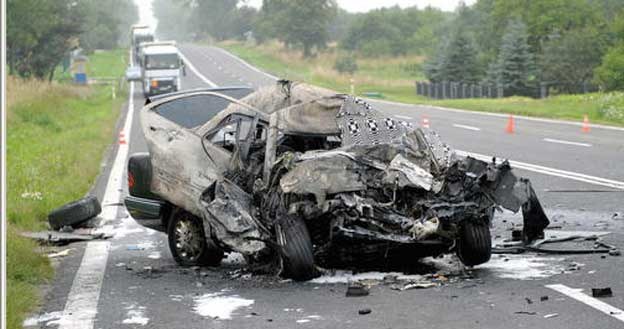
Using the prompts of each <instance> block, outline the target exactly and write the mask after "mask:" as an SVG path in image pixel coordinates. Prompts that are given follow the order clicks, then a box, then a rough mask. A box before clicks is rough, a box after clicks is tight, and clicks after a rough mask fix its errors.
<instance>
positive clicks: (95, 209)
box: [48, 195, 102, 230]
mask: <svg viewBox="0 0 624 329" xmlns="http://www.w3.org/2000/svg"><path fill="white" fill-rule="evenodd" d="M101 211H102V206H101V205H100V201H98V199H97V198H96V197H95V196H93V195H89V196H86V197H84V198H82V199H80V200H76V201H73V202H70V203H68V204H65V205H63V206H61V207H58V208H56V209H54V210H52V211H51V212H50V213H49V214H48V223H50V227H52V229H53V230H59V229H60V228H62V227H63V226H77V225H79V224H81V223H83V222H85V221H87V220H89V219H91V218H93V217H95V216H97V215H98V214H99V213H100V212H101Z"/></svg>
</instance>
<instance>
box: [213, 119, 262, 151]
mask: <svg viewBox="0 0 624 329" xmlns="http://www.w3.org/2000/svg"><path fill="white" fill-rule="evenodd" d="M253 122H254V118H252V117H247V116H229V117H227V118H226V119H225V120H223V122H222V123H221V124H220V125H219V128H218V129H217V130H216V131H215V132H213V133H210V134H208V136H207V137H206V138H207V139H208V140H209V141H210V142H211V143H213V144H215V145H217V146H220V147H222V148H224V149H226V150H228V151H230V152H232V151H234V147H235V144H236V142H242V141H248V140H247V139H248V138H251V139H252V140H253V142H261V141H265V140H266V135H267V130H266V126H265V124H263V123H261V122H258V123H257V124H256V127H255V129H254V131H252V132H251V134H250V129H251V128H252V124H253ZM249 142H252V141H249Z"/></svg>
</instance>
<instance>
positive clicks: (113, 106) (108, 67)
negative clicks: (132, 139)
mask: <svg viewBox="0 0 624 329" xmlns="http://www.w3.org/2000/svg"><path fill="white" fill-rule="evenodd" d="M120 52H122V51H115V52H112V53H113V54H119V53H120ZM113 58H116V59H117V60H118V61H121V58H120V57H119V56H117V55H115V56H113V55H111V54H109V53H98V54H93V55H92V56H91V59H92V60H91V61H90V65H91V70H93V72H98V74H102V75H106V76H110V77H113V76H117V77H120V76H122V74H123V68H124V67H125V65H124V63H123V62H122V63H121V64H120V65H118V64H114V65H113ZM111 88H112V87H111V86H108V85H94V86H89V87H80V86H73V85H69V84H59V83H52V84H49V83H47V82H42V81H34V80H21V79H17V78H13V77H9V78H8V79H7V96H8V97H7V118H6V119H7V139H6V147H7V159H6V160H7V169H6V170H7V182H6V187H7V219H8V230H7V281H8V283H7V324H8V328H21V326H22V322H23V320H24V317H25V316H26V315H27V314H28V312H31V311H33V310H34V309H35V308H36V307H37V303H38V299H39V297H40V296H39V295H38V287H37V286H38V285H39V284H42V283H44V282H46V281H47V280H49V279H50V278H51V277H52V275H53V270H52V268H51V266H50V264H49V262H48V259H47V257H45V255H42V254H41V251H42V250H41V247H39V246H37V244H36V243H35V242H33V241H30V240H27V239H24V238H22V237H20V236H19V232H20V231H24V230H42V229H45V228H46V226H47V214H48V212H49V211H50V210H52V209H54V208H55V207H58V206H60V205H63V204H64V203H67V202H69V201H72V200H75V199H78V198H81V197H82V196H84V195H85V194H86V193H87V192H88V191H89V189H90V188H91V186H92V185H93V183H94V181H95V179H96V177H97V175H98V173H99V170H100V163H101V161H102V157H103V155H104V153H105V150H106V149H107V147H108V145H110V143H111V141H112V140H113V135H114V134H113V129H114V125H115V122H116V121H117V117H118V115H119V109H120V108H121V105H122V103H123V102H124V101H125V96H124V94H125V91H122V92H121V93H119V92H118V95H117V96H118V97H117V99H115V100H113V99H112V97H111Z"/></svg>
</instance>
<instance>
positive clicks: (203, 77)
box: [180, 51, 217, 88]
mask: <svg viewBox="0 0 624 329" xmlns="http://www.w3.org/2000/svg"><path fill="white" fill-rule="evenodd" d="M180 57H182V60H183V61H184V63H185V64H186V66H188V67H189V69H191V71H192V72H193V73H194V74H195V75H196V76H197V77H198V78H200V79H201V80H202V81H203V82H205V83H206V84H207V85H209V86H210V87H212V88H214V87H216V86H217V84H216V83H214V82H212V81H211V80H210V79H208V78H206V77H205V76H204V75H203V74H201V73H199V71H198V70H197V68H196V67H195V65H193V63H191V61H189V59H188V58H187V57H186V56H184V54H183V53H182V51H180Z"/></svg>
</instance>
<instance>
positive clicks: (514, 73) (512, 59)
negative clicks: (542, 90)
mask: <svg viewBox="0 0 624 329" xmlns="http://www.w3.org/2000/svg"><path fill="white" fill-rule="evenodd" d="M527 40H528V33H527V27H526V25H525V24H524V23H523V22H522V21H521V20H519V19H513V20H511V21H510V22H509V24H508V25H507V28H506V30H505V34H504V35H503V39H502V42H501V46H500V49H499V53H498V59H497V62H496V64H495V65H491V66H490V68H491V70H493V72H488V73H489V74H488V75H489V77H490V79H492V77H496V79H494V80H495V81H496V82H497V83H498V84H499V85H500V86H502V87H503V90H504V93H505V96H510V95H530V94H532V92H533V91H534V88H535V61H534V57H533V54H532V53H531V49H530V47H529V44H528V42H527Z"/></svg>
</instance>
